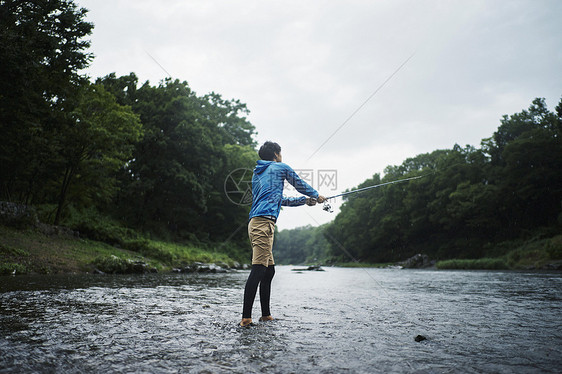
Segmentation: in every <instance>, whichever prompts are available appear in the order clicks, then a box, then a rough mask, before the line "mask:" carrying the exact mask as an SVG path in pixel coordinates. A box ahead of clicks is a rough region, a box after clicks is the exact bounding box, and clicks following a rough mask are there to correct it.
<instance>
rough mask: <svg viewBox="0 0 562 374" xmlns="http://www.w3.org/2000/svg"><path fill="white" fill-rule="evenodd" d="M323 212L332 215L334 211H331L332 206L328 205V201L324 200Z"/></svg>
mask: <svg viewBox="0 0 562 374" xmlns="http://www.w3.org/2000/svg"><path fill="white" fill-rule="evenodd" d="M322 209H323V210H325V211H326V212H328V213H333V212H334V211H333V210H332V206H331V205H330V204H328V200H326V201H325V202H324V206H323V207H322Z"/></svg>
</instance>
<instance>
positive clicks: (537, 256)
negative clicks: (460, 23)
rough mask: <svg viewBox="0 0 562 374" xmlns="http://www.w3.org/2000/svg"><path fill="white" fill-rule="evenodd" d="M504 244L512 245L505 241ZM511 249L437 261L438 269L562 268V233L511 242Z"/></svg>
mask: <svg viewBox="0 0 562 374" xmlns="http://www.w3.org/2000/svg"><path fill="white" fill-rule="evenodd" d="M504 245H508V246H509V245H510V243H505V244H504ZM511 248H513V249H511V250H509V251H508V252H507V253H506V254H504V255H503V256H499V257H493V258H480V259H452V260H445V261H439V262H437V264H436V266H437V268H438V269H483V270H529V269H545V270H546V269H560V268H562V235H557V236H554V237H552V238H543V239H531V240H529V241H526V242H522V243H511Z"/></svg>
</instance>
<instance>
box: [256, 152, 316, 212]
mask: <svg viewBox="0 0 562 374" xmlns="http://www.w3.org/2000/svg"><path fill="white" fill-rule="evenodd" d="M285 180H287V181H288V182H289V183H290V184H291V185H292V186H293V187H295V188H296V189H297V191H298V192H300V193H302V194H303V195H307V196H310V197H314V198H317V197H318V192H317V191H316V190H315V189H314V188H312V187H310V185H308V184H307V183H306V182H305V181H303V180H302V179H301V178H300V177H299V176H298V175H297V173H295V171H294V170H293V169H291V167H290V166H289V165H287V164H284V163H282V162H275V161H264V160H258V163H257V165H256V167H255V169H254V175H253V177H252V209H251V210H250V219H252V218H253V217H258V216H271V217H275V218H277V217H278V216H279V211H280V210H281V206H282V205H283V206H299V205H304V204H305V203H306V197H304V196H300V197H284V196H283V185H284V182H285Z"/></svg>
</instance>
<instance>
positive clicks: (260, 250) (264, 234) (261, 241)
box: [248, 217, 275, 266]
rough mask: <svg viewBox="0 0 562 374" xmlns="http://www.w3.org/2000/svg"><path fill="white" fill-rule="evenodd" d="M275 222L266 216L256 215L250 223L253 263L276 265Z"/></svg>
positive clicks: (249, 232)
mask: <svg viewBox="0 0 562 374" xmlns="http://www.w3.org/2000/svg"><path fill="white" fill-rule="evenodd" d="M274 232H275V222H273V221H272V220H270V219H267V218H264V217H254V218H252V219H251V220H250V222H249V223H248V236H249V237H250V242H251V243H252V265H264V266H269V265H275V262H274V261H273V251H272V248H273V234H274Z"/></svg>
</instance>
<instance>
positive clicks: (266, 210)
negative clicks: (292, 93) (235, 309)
mask: <svg viewBox="0 0 562 374" xmlns="http://www.w3.org/2000/svg"><path fill="white" fill-rule="evenodd" d="M258 155H259V156H260V158H261V160H258V162H257V165H256V168H255V169H254V175H253V177H252V209H251V210H250V221H249V223H248V235H249V237H250V242H251V243H252V270H251V271H250V275H249V276H248V280H247V281H246V287H245V289H244V307H243V310H242V321H241V322H240V326H242V327H245V326H249V325H250V324H251V323H252V307H253V305H254V299H255V297H256V293H257V289H258V285H259V287H260V303H261V311H262V316H261V318H260V321H271V320H272V319H273V317H271V313H270V310H269V297H270V293H271V280H272V279H273V276H274V275H275V264H274V261H273V252H272V247H273V233H274V231H275V222H276V221H277V217H278V216H279V211H280V210H281V206H300V205H304V204H307V205H309V206H313V205H315V204H316V202H317V201H318V202H319V203H323V202H324V201H325V200H326V198H325V197H324V196H321V195H319V194H318V192H317V191H316V190H315V189H314V188H312V187H310V186H309V185H308V184H307V183H306V182H305V181H303V180H302V179H301V178H300V177H299V176H298V175H297V174H296V173H295V172H294V170H293V169H291V167H290V166H289V165H287V164H284V163H283V162H282V160H283V159H282V157H281V147H280V146H279V144H277V143H273V142H269V141H268V142H265V143H264V145H263V146H262V147H261V148H260V150H259V152H258ZM285 180H287V181H288V182H289V183H290V184H291V185H293V187H295V188H296V190H297V191H298V192H300V193H301V194H303V195H306V196H309V197H308V198H306V197H305V196H300V197H291V198H286V197H284V196H283V185H284V182H285Z"/></svg>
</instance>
